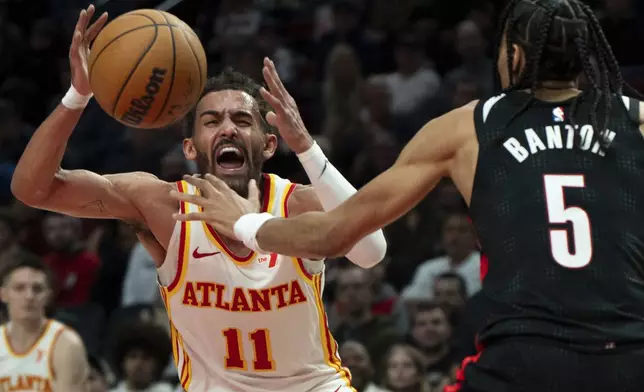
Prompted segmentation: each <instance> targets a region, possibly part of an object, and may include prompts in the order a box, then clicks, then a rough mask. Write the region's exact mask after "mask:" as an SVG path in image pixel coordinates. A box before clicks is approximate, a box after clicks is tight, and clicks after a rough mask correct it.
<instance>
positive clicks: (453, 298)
mask: <svg viewBox="0 0 644 392" xmlns="http://www.w3.org/2000/svg"><path fill="white" fill-rule="evenodd" d="M464 291H465V290H464V287H463V282H462V281H461V280H459V279H457V278H452V277H441V278H438V279H436V282H435V283H434V300H435V301H436V302H437V303H438V304H439V305H441V306H443V307H445V308H446V309H450V310H451V311H454V310H457V309H461V308H462V307H463V305H465V300H466V298H465V297H464V296H463V293H464Z"/></svg>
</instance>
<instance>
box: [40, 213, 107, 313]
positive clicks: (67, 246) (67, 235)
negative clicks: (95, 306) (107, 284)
mask: <svg viewBox="0 0 644 392" xmlns="http://www.w3.org/2000/svg"><path fill="white" fill-rule="evenodd" d="M43 233H44V237H45V241H46V242H47V246H48V247H49V251H50V252H49V253H48V254H46V255H45V256H44V257H43V259H44V260H45V262H46V263H47V264H49V266H50V268H51V269H52V270H53V272H54V276H55V278H56V296H55V304H56V306H60V307H65V306H75V305H82V304H85V303H87V302H88V301H89V300H90V296H91V292H92V286H93V285H94V282H95V280H96V274H97V272H98V269H99V267H100V261H99V259H98V256H97V255H96V254H94V253H90V252H88V251H86V249H85V245H84V244H83V242H82V238H81V234H82V226H81V221H80V220H79V219H77V218H73V217H71V216H65V215H59V214H55V213H48V214H47V215H46V217H45V219H44V221H43Z"/></svg>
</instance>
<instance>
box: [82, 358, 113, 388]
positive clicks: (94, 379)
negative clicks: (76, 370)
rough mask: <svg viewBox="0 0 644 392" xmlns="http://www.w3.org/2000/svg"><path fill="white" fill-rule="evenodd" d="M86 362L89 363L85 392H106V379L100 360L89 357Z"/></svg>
mask: <svg viewBox="0 0 644 392" xmlns="http://www.w3.org/2000/svg"><path fill="white" fill-rule="evenodd" d="M87 361H88V362H89V375H88V377H87V392H107V390H108V388H107V378H106V377H105V370H103V366H102V365H101V361H100V359H98V358H96V357H94V356H91V355H90V356H89V357H88V358H87Z"/></svg>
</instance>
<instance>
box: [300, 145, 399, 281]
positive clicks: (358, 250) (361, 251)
mask: <svg viewBox="0 0 644 392" xmlns="http://www.w3.org/2000/svg"><path fill="white" fill-rule="evenodd" d="M297 157H298V158H299V159H300V162H301V163H302V166H303V167H304V170H305V171H306V174H307V175H308V176H309V180H311V184H312V185H313V189H314V190H315V194H316V195H317V197H318V199H319V200H320V203H321V204H322V207H323V208H324V210H325V211H330V210H332V209H334V208H336V207H337V206H339V205H340V204H342V203H343V202H344V201H345V200H347V199H348V198H350V197H351V196H352V195H353V194H354V193H356V192H357V190H356V188H354V187H353V185H351V184H350V183H349V181H347V179H346V178H344V177H343V176H342V174H340V172H339V171H338V169H336V168H335V167H334V166H333V165H332V164H331V162H329V160H328V159H327V158H326V156H325V155H324V152H322V149H321V148H320V146H318V144H317V143H314V144H313V146H312V147H311V148H310V149H308V150H307V151H305V152H303V153H301V154H298V156H297ZM386 252H387V241H385V236H384V234H383V233H382V230H378V231H376V232H374V233H371V234H370V235H368V236H366V237H364V238H363V239H361V240H360V241H359V242H358V243H357V244H355V245H354V247H353V248H352V249H351V250H350V251H349V253H347V255H346V256H347V258H348V259H349V260H351V262H353V263H354V264H356V265H358V266H360V267H362V268H371V267H373V266H375V265H376V264H378V263H379V262H380V261H382V259H384V257H385V253H386Z"/></svg>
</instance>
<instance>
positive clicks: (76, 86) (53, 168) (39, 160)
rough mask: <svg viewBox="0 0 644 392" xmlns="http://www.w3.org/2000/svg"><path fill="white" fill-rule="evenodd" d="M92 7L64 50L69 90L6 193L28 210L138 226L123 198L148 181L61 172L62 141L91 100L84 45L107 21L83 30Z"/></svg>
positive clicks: (31, 145)
mask: <svg viewBox="0 0 644 392" xmlns="http://www.w3.org/2000/svg"><path fill="white" fill-rule="evenodd" d="M93 14H94V7H93V6H90V7H89V8H88V9H86V10H82V11H81V13H80V16H79V18H78V22H77V24H76V28H75V30H74V36H73V39H72V44H71V46H70V49H69V60H70V66H71V71H72V87H71V88H70V91H69V92H68V93H67V95H66V96H65V98H63V101H62V102H61V104H59V105H58V107H57V108H56V109H55V110H54V111H53V112H52V113H51V114H50V115H49V117H47V119H46V120H45V121H44V122H43V123H42V124H41V125H40V126H39V127H38V129H37V130H36V132H35V133H34V135H33V137H32V138H31V140H30V141H29V144H28V145H27V148H26V149H25V151H24V152H23V154H22V157H21V158H20V161H19V162H18V165H17V167H16V170H15V172H14V175H13V179H12V182H11V190H12V192H13V194H14V195H15V196H16V198H17V199H19V200H20V201H22V202H23V203H25V204H27V205H30V206H32V207H36V208H41V209H45V210H50V211H56V212H60V213H64V214H67V215H73V216H78V217H87V218H119V219H124V220H128V221H138V222H140V221H142V220H141V217H140V214H139V212H138V211H137V209H136V208H135V207H134V206H133V205H132V203H131V202H130V201H129V200H128V198H127V196H126V195H127V191H128V190H129V189H128V188H130V187H132V186H134V185H135V184H136V185H137V186H141V185H143V184H142V183H144V182H145V180H148V181H152V180H153V179H154V177H153V176H151V175H147V174H136V173H135V174H118V175H113V176H99V175H97V174H95V173H92V172H88V171H85V170H71V171H70V170H63V169H61V168H60V163H61V161H62V159H63V155H64V153H65V149H66V147H67V141H68V139H69V137H70V136H71V134H72V131H73V130H74V127H75V126H76V124H77V123H78V120H79V118H80V116H81V114H82V112H83V109H84V108H85V106H86V105H87V102H88V101H89V99H90V98H91V89H90V85H89V77H88V74H87V58H88V56H89V44H90V43H91V42H92V40H93V39H94V38H95V37H96V35H98V32H99V31H100V29H101V28H102V27H103V25H104V24H105V22H106V20H107V14H103V15H101V17H99V18H98V19H97V20H96V22H94V23H93V24H92V25H89V21H90V20H91V18H92V16H93Z"/></svg>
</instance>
